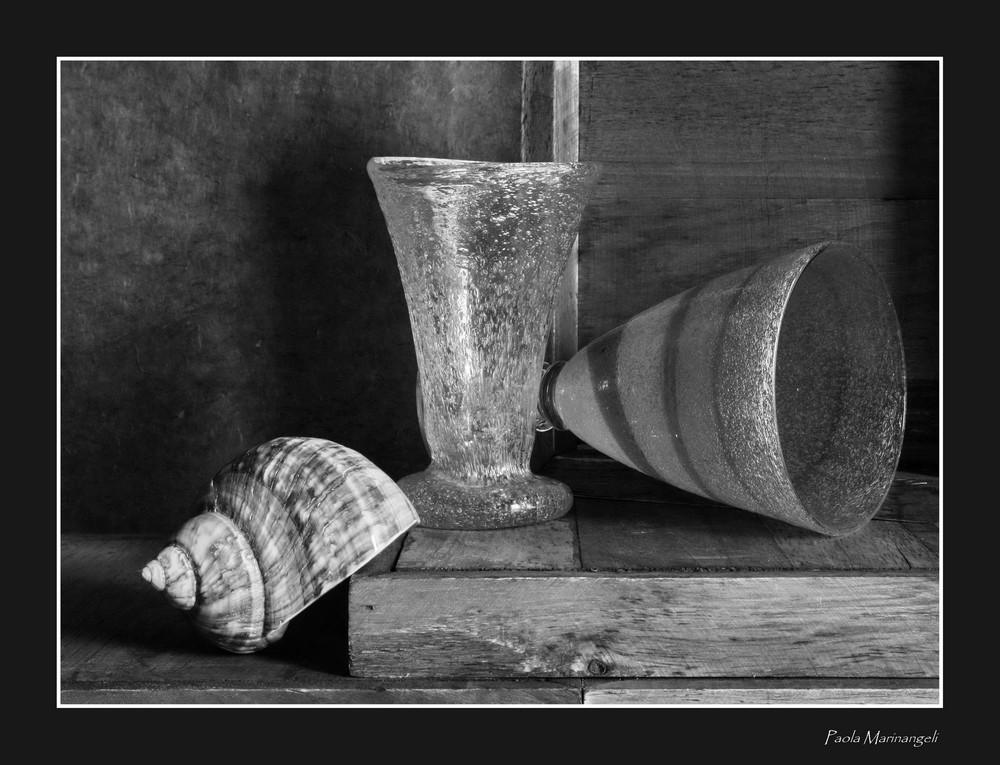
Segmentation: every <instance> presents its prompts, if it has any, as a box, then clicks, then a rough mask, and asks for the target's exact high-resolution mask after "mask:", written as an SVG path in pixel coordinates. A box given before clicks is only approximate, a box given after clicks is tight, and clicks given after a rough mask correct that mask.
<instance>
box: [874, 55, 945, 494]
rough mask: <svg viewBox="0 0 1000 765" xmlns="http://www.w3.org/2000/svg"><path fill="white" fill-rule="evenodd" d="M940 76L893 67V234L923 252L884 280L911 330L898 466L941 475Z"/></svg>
mask: <svg viewBox="0 0 1000 765" xmlns="http://www.w3.org/2000/svg"><path fill="white" fill-rule="evenodd" d="M939 77H940V64H938V63H936V62H928V61H907V62H897V63H896V64H895V65H894V68H893V90H894V98H893V101H892V103H891V105H890V109H891V114H892V120H893V123H894V124H893V125H892V126H891V130H892V134H893V135H894V136H895V139H896V140H895V142H896V146H895V154H894V157H895V166H894V168H893V176H894V177H895V178H898V179H900V183H901V186H902V194H901V196H902V197H903V198H902V199H900V200H898V202H897V204H896V207H897V208H898V210H899V213H898V214H897V215H896V216H895V218H894V220H893V228H894V231H893V232H892V234H893V236H894V237H895V239H896V240H897V241H900V242H912V243H914V245H915V246H916V247H920V248H921V249H920V250H919V251H914V252H911V253H909V258H908V260H907V262H906V268H905V270H902V269H901V270H898V271H896V272H895V273H889V274H885V276H886V279H887V281H889V283H890V285H891V288H892V291H893V294H894V295H895V296H897V299H896V306H895V307H896V312H897V314H898V315H899V320H900V323H901V324H902V325H903V327H904V328H906V329H907V330H908V331H906V332H904V334H903V344H904V348H905V352H906V360H907V370H906V372H907V386H906V388H907V393H906V395H907V401H906V434H905V439H904V443H903V455H902V457H901V458H900V464H899V467H900V469H901V470H908V471H913V472H917V473H929V474H932V475H938V474H939V471H940V465H939V464H938V462H939V455H938V449H939V448H940V447H939V444H940V441H939V439H940V425H939V416H940V407H939V402H938V396H939V389H940V384H941V381H940V379H939V371H938V366H939V364H940V358H941V355H940V308H939V291H940V279H939V276H938V273H939V271H938V269H939V265H940V258H941V256H940V253H939V240H940V223H939V214H940V213H939V183H940V180H939V179H940V162H941V158H940V152H939V142H940V135H939V123H938V120H939V114H940V85H939ZM931 288H933V292H931V291H930V289H931Z"/></svg>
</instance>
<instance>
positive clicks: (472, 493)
mask: <svg viewBox="0 0 1000 765" xmlns="http://www.w3.org/2000/svg"><path fill="white" fill-rule="evenodd" d="M368 172H369V175H370V177H371V179H372V182H373V184H374V186H375V190H376V193H377V195H378V199H379V203H380V205H381V207H382V211H383V213H384V216H385V219H386V224H387V227H388V230H389V234H390V237H391V239H392V243H393V247H394V250H395V253H396V259H397V262H398V265H399V272H400V275H401V277H402V284H403V290H404V293H405V296H406V301H407V307H408V309H409V316H410V323H411V328H412V331H413V340H414V346H415V350H416V355H417V364H418V369H419V386H420V390H421V394H422V401H421V404H422V417H421V424H422V428H423V435H424V438H425V442H426V444H427V447H428V449H429V451H430V456H431V465H430V466H429V467H428V469H427V470H426V471H423V472H422V473H420V474H416V475H414V476H408V477H406V478H404V479H402V480H401V481H400V482H399V485H400V487H401V488H402V489H403V491H404V492H405V493H407V495H408V496H409V497H410V499H411V501H413V503H414V505H415V506H416V507H417V512H418V513H419V514H420V517H421V522H422V525H425V526H434V527H440V528H500V527H505V526H518V525H525V524H527V523H536V522H539V521H543V520H548V519H550V518H554V517H558V516H559V515H562V514H564V513H565V512H567V511H568V510H569V508H570V506H571V505H572V495H571V493H570V492H569V490H568V488H567V487H565V486H564V485H562V484H559V483H557V482H555V481H551V480H550V479H545V478H542V477H540V476H536V475H534V474H532V473H531V470H530V468H529V460H530V458H531V452H532V446H533V443H534V434H535V429H534V425H535V420H536V413H537V404H538V386H539V381H540V378H541V372H542V365H543V360H544V353H545V343H546V338H547V335H548V330H549V322H550V317H551V310H552V305H553V300H554V298H555V293H556V289H557V286H558V283H559V279H560V276H561V275H562V272H563V270H564V268H565V265H566V262H567V259H568V256H569V253H570V250H571V247H572V244H573V241H574V239H575V237H576V233H577V230H578V228H579V225H580V219H581V216H582V213H583V210H584V207H585V205H586V203H587V199H588V197H589V194H590V192H591V190H592V188H593V186H594V184H595V182H596V180H597V177H598V174H599V167H598V166H597V165H595V164H593V163H495V162H472V161H458V160H437V159H422V158H374V159H372V160H371V162H369V165H368Z"/></svg>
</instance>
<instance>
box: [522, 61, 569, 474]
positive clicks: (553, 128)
mask: <svg viewBox="0 0 1000 765" xmlns="http://www.w3.org/2000/svg"><path fill="white" fill-rule="evenodd" d="M522 71H523V77H522V106H521V160H522V161H523V162H576V161H577V160H578V156H579V112H580V108H579V104H580V100H579V86H580V83H579V76H580V68H579V62H576V61H525V62H524V64H523V69H522ZM578 257H579V256H578V240H576V241H574V242H573V245H572V247H571V249H570V252H569V256H568V258H567V262H566V268H565V270H564V271H563V274H562V277H561V278H560V280H559V287H558V289H557V290H556V295H555V298H554V299H553V308H552V328H551V332H550V334H549V341H548V345H547V347H546V350H545V360H546V361H547V362H549V363H551V362H553V361H559V360H565V359H569V358H570V357H571V356H572V355H573V354H574V353H576V350H577V347H578V346H577V290H578V280H579V270H578ZM576 444H577V439H576V437H575V436H573V434H572V433H568V432H564V431H557V430H549V431H545V432H541V433H536V434H535V444H534V450H533V452H532V458H531V465H532V468H533V469H537V468H538V467H540V466H541V465H543V464H545V462H546V461H547V460H548V459H549V457H551V456H552V455H553V454H559V453H561V452H564V451H569V450H571V449H573V448H574V447H575V446H576Z"/></svg>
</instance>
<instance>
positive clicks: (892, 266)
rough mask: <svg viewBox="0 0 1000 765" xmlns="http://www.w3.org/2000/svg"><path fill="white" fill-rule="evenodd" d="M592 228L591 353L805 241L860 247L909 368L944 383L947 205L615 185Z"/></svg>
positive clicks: (584, 305)
mask: <svg viewBox="0 0 1000 765" xmlns="http://www.w3.org/2000/svg"><path fill="white" fill-rule="evenodd" d="M608 183H609V184H611V185H608V186H602V187H601V188H600V189H599V191H598V193H597V195H596V196H595V198H594V200H593V202H592V203H591V205H590V206H589V207H588V208H587V212H586V214H585V219H584V224H583V226H582V227H581V232H580V252H579V295H578V332H579V343H580V346H581V347H582V346H584V345H586V344H587V343H588V342H590V341H591V340H593V339H595V338H596V337H598V336H600V335H601V334H603V333H604V332H607V331H608V330H610V329H613V328H614V327H617V326H619V325H620V324H622V323H624V322H626V321H628V320H629V319H630V318H632V317H633V316H635V315H636V314H638V313H639V312H641V311H643V310H645V309H647V308H650V307H652V306H654V305H656V304H658V303H660V302H661V301H663V300H666V299H668V298H672V297H674V296H675V295H678V294H680V293H681V292H684V291H685V290H687V289H691V288H693V287H700V286H702V285H703V284H706V283H707V282H709V281H710V280H711V279H713V278H716V277H718V276H723V275H725V274H727V273H729V272H731V271H736V270H739V269H741V268H746V267H748V266H753V265H757V264H759V263H763V262H765V261H767V260H770V259H772V258H776V257H779V256H782V255H787V254H789V253H791V252H795V251H796V250H799V249H801V248H803V247H805V246H808V245H811V244H817V243H819V242H823V241H828V240H840V241H845V242H848V243H849V244H852V245H854V246H856V247H857V248H858V249H859V250H860V251H861V252H862V253H863V254H864V255H865V257H867V258H868V259H869V260H870V261H871V262H872V264H873V265H874V266H875V267H876V268H877V270H878V271H879V273H880V275H881V276H882V277H883V279H885V281H886V284H887V286H888V288H889V291H890V293H891V294H892V298H893V302H894V307H895V309H896V313H897V316H898V317H899V322H900V327H901V331H902V337H903V344H904V348H905V350H906V352H907V364H908V366H907V373H908V375H910V376H911V377H914V378H917V379H936V378H937V374H938V369H937V367H938V355H939V354H938V344H939V337H940V335H939V327H938V324H939V310H938V309H939V292H940V283H939V278H938V269H939V263H940V258H939V250H938V248H939V220H938V216H939V208H938V204H937V202H935V201H926V200H917V201H911V200H881V199H863V200H853V199H851V200H836V199H826V200H817V199H773V198H770V199H765V198H754V199H748V200H730V199H711V200H688V199H678V200H670V199H666V198H664V197H662V196H661V195H660V187H659V186H653V187H651V186H646V185H639V184H638V182H637V181H636V180H635V179H633V178H631V177H622V178H618V179H615V178H611V179H609V181H608Z"/></svg>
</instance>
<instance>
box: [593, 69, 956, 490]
mask: <svg viewBox="0 0 1000 765" xmlns="http://www.w3.org/2000/svg"><path fill="white" fill-rule="evenodd" d="M939 118H940V65H939V63H938V62H936V61H610V60H608V61H582V62H581V64H580V133H579V135H580V139H579V146H580V153H579V156H580V159H581V160H590V159H594V160H600V161H602V162H604V163H605V164H606V170H605V175H604V177H603V179H602V182H601V184H600V185H599V187H598V190H597V192H596V193H595V196H594V199H593V201H592V203H591V205H590V206H589V207H588V209H587V211H586V214H585V219H584V222H583V225H582V226H581V235H580V248H579V294H578V342H579V345H580V346H581V347H582V346H583V345H585V344H586V343H588V342H590V341H591V340H593V339H595V338H596V337H598V336H600V335H601V334H603V333H604V332H606V331H608V330H610V329H612V328H614V327H616V326H618V325H620V324H622V323H623V322H625V321H627V320H628V319H629V318H631V317H632V316H634V315H635V314H637V313H639V312H640V311H642V310H644V309H646V308H649V307H651V306H653V305H655V304H656V303H658V302H660V301H662V300H665V299H666V298H669V297H672V296H673V295H676V294H678V293H680V292H682V291H684V290H686V289H689V288H692V287H696V286H700V285H702V284H703V283H705V282H706V281H708V280H710V279H712V278H714V277H716V276H720V275H723V274H725V273H728V272H730V271H733V270H736V269H738V268H742V267H746V266H750V265H754V264H756V263H759V262H762V261H764V260H767V259H770V258H772V257H778V256H780V255H782V254H786V253H788V252H792V251H795V250H797V249H799V248H801V247H802V246H805V245H808V244H811V243H816V242H820V241H824V240H828V239H840V240H844V241H847V242H849V243H851V244H853V245H855V246H856V247H858V248H859V249H860V250H861V251H862V252H863V253H865V255H866V256H867V257H868V258H869V259H870V260H871V261H872V262H873V264H874V265H875V266H876V268H877V269H878V270H879V272H880V274H881V275H882V276H883V277H884V278H885V279H886V282H887V284H888V286H889V289H890V292H891V293H892V296H893V301H894V305H895V308H896V311H897V314H898V316H899V319H900V324H901V327H902V336H903V343H904V348H905V352H906V362H907V376H908V383H909V385H908V388H910V389H911V390H912V391H913V392H914V393H918V392H922V391H923V390H924V389H926V390H928V391H932V393H931V395H927V396H923V395H921V396H911V400H912V402H913V403H915V404H916V403H917V399H918V398H920V399H921V400H922V401H923V402H924V403H926V405H927V406H926V410H925V409H924V408H922V407H921V406H916V407H915V408H913V409H912V411H913V415H914V416H912V417H910V418H909V419H908V426H907V432H906V437H905V439H904V445H903V454H902V456H901V465H903V466H909V469H914V470H919V471H920V472H927V473H936V472H937V470H938V467H937V460H938V458H937V444H938V429H937V427H936V425H935V422H936V421H937V419H938V413H939V407H938V405H937V396H936V395H934V393H933V391H936V386H937V380H938V367H939V361H940V350H939V349H940V341H941V338H940V328H939V323H940V315H939V295H940V278H939V271H940V262H941V255H942V254H941V252H940V215H941V210H940V203H939V197H940V168H939V162H940V126H939Z"/></svg>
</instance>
